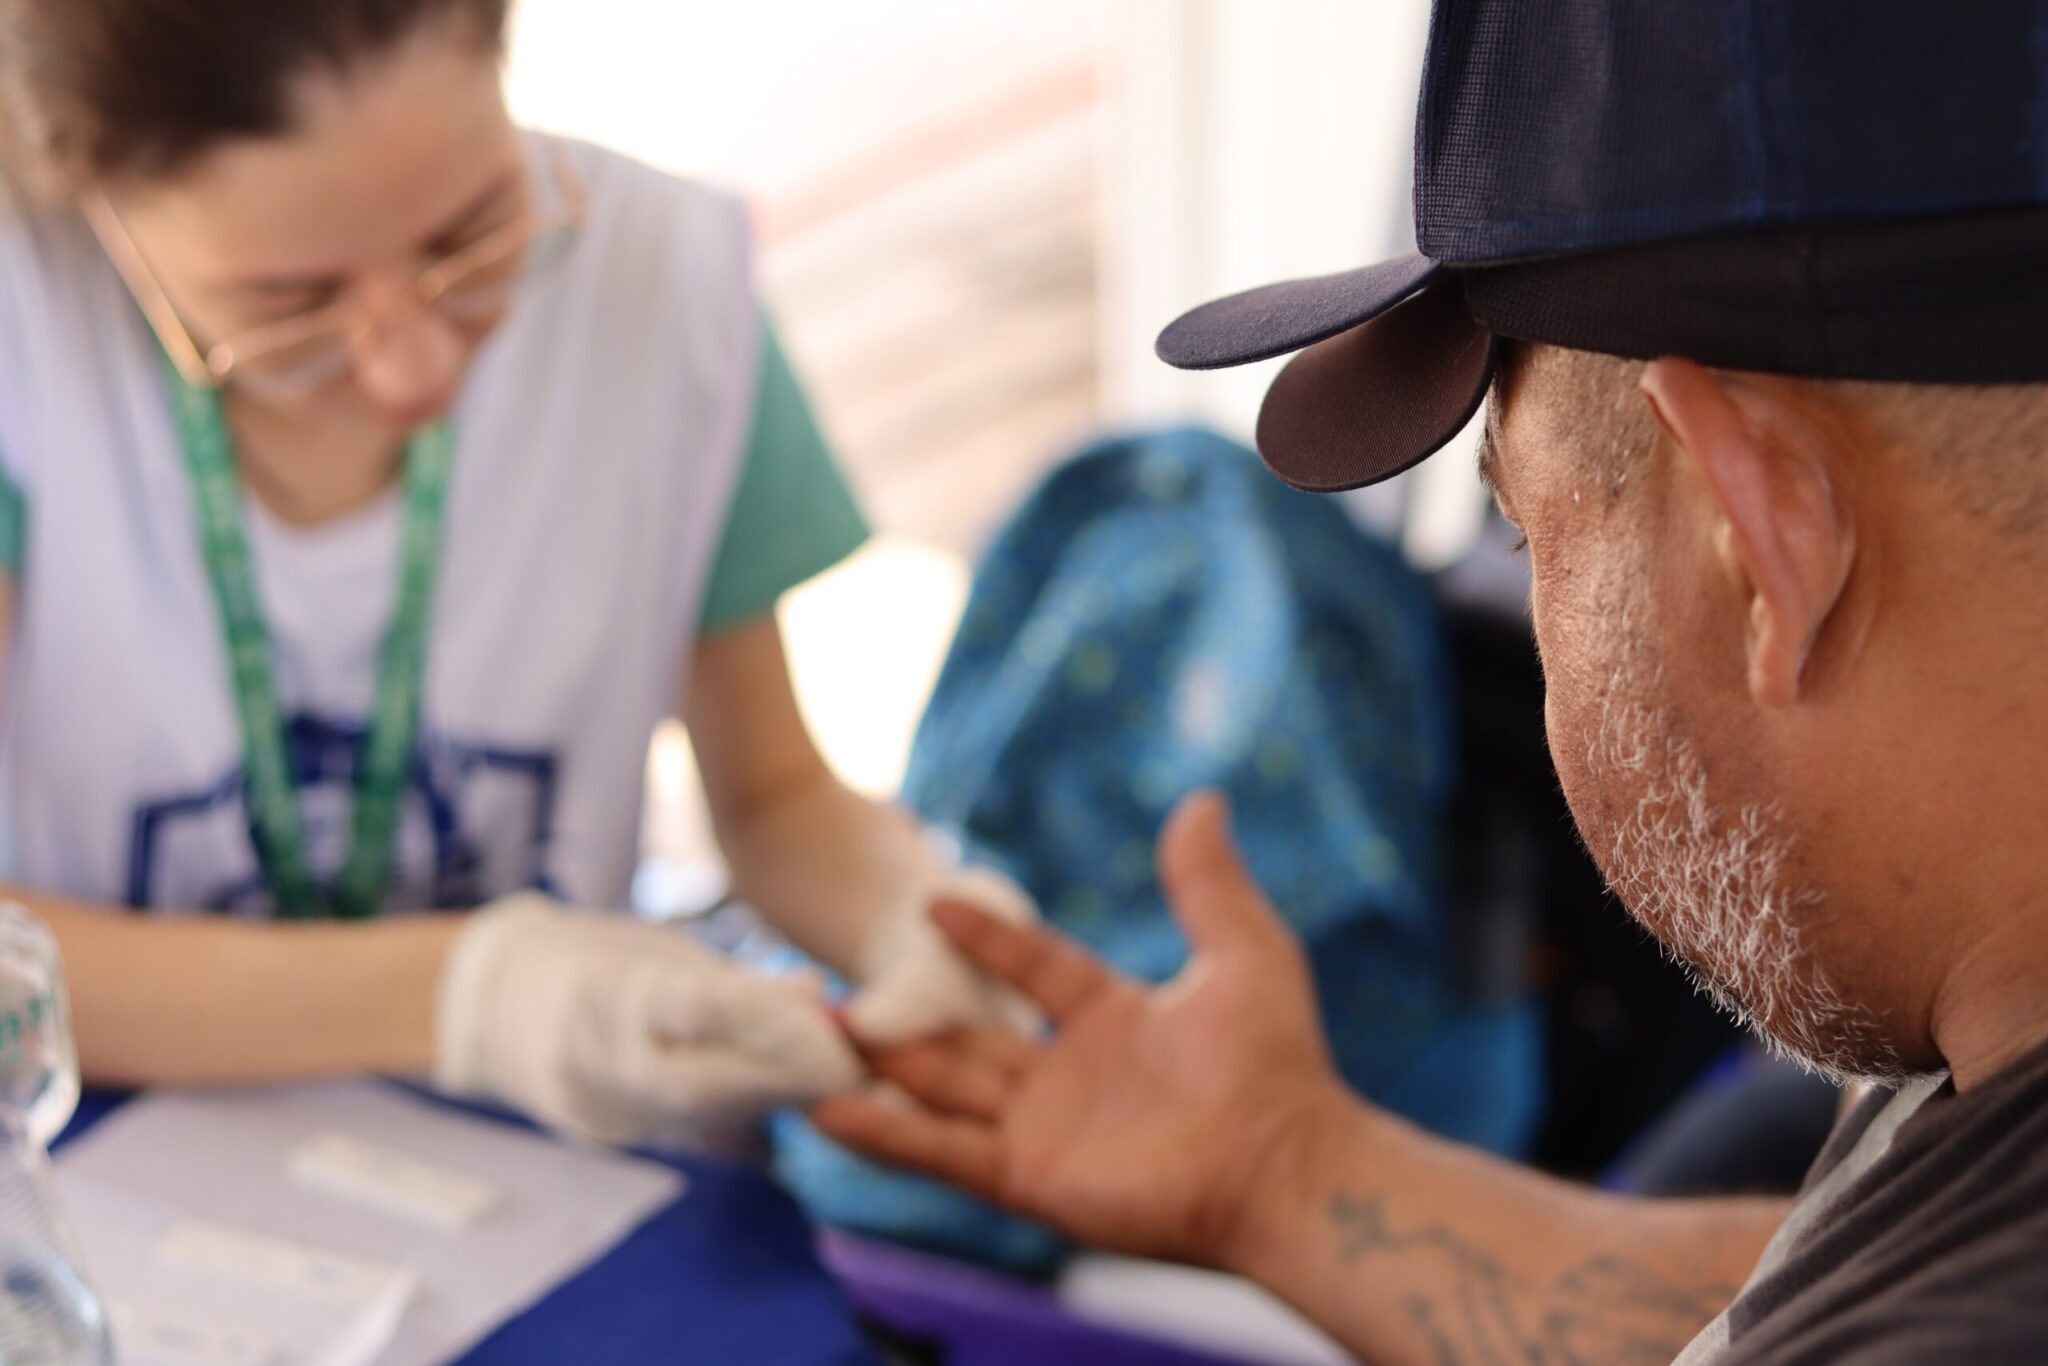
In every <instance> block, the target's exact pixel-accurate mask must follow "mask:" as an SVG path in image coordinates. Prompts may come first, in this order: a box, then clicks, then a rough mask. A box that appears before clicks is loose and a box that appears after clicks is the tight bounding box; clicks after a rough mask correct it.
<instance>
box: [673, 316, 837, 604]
mask: <svg viewBox="0 0 2048 1366" xmlns="http://www.w3.org/2000/svg"><path fill="white" fill-rule="evenodd" d="M742 459H743V460H744V462H745V463H744V464H743V465H741V467H740V475H739V487H738V488H737V490H736V491H735V492H734V493H733V499H732V506H731V508H730V509H729V510H728V511H727V513H726V518H725V530H724V532H723V533H722V534H721V536H720V538H719V545H718V558H717V559H716V560H715V561H714V562H713V563H712V567H711V582H710V586H709V587H708V588H707V589H706V590H705V595H704V607H703V610H702V611H701V612H700V613H699V615H698V619H697V629H698V631H699V632H700V633H701V634H704V635H710V634H712V633H713V632H716V631H721V630H724V629H726V628H728V627H732V626H737V625H739V624H740V623H742V622H745V621H749V620H751V619H753V618H755V617H758V616H760V615H762V614H763V613H766V612H769V611H771V610H773V608H774V607H775V603H776V601H777V600H778V599H779V598H781V596H782V595H783V594H784V593H786V592H788V591H789V590H790V589H792V588H794V587H796V586H797V585H798V584H800V583H802V582H803V581H804V580H806V579H808V578H810V577H812V576H813V575H815V574H819V573H822V572H823V571H825V570H827V569H830V568H831V567H832V566H833V565H835V564H837V563H839V562H840V561H841V560H843V559H845V558H846V557H847V556H848V555H851V554H852V553H853V552H854V551H855V550H858V549H859V548H860V546H861V544H862V542H864V541H866V540H867V537H868V524H867V521H866V519H864V518H863V517H862V516H861V513H860V508H859V507H858V506H857V505H856V504H855V503H854V500H853V491H852V490H851V489H849V488H848V487H847V484H846V479H845V476H843V475H841V474H840V472H839V467H838V465H837V464H835V463H834V461H833V459H832V452H831V450H830V448H829V447H827V446H826V444H825V436H824V433H823V432H821V431H819V430H818V420H817V418H816V417H815V416H813V415H812V412H811V405H810V402H809V400H808V399H806V398H805V397H804V391H803V386H802V385H801V384H799V383H798V382H797V377H796V373H795V372H794V371H793V370H791V369H790V367H789V357H788V356H786V355H785V354H784V353H783V349H782V341H781V339H780V338H779V337H778V336H777V335H776V333H775V328H774V325H773V324H772V323H771V322H770V321H769V320H768V319H767V318H765V317H764V318H763V319H762V324H761V378H760V383H759V386H758V387H757V389H756V390H755V399H754V422H753V432H752V435H751V436H749V437H748V439H747V449H746V452H745V454H744V455H743V456H742Z"/></svg>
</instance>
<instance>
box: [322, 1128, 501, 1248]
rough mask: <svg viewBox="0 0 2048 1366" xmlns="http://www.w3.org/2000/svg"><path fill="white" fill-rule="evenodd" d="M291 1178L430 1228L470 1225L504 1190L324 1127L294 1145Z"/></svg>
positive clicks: (458, 1228) (455, 1229)
mask: <svg viewBox="0 0 2048 1366" xmlns="http://www.w3.org/2000/svg"><path fill="white" fill-rule="evenodd" d="M285 1170H286V1171H287V1172H289V1173H290V1174H291V1177H292V1179H293V1180H294V1181H297V1182H299V1183H300V1184H302V1185H305V1186H309V1187H311V1188H313V1189H314V1190H318V1191H323V1192H325V1193H326V1194H328V1195H333V1196H338V1197H340V1198H341V1199H344V1200H354V1201H357V1202H359V1203H361V1204H364V1205H368V1206H371V1207H372V1208H375V1209H378V1210H381V1211H383V1212H384V1213H386V1214H390V1215H394V1216H396V1217H398V1218H401V1219H408V1220H411V1221H412V1222H413V1223H417V1224H424V1225H426V1226H427V1227H429V1228H436V1229H444V1230H447V1231H449V1232H459V1231H461V1230H463V1229H468V1228H474V1227H475V1226H476V1225H477V1224H478V1223H479V1222H480V1221H481V1220H482V1219H483V1218H484V1216H485V1215H487V1214H489V1213H490V1212H491V1211H492V1210H493V1209H495V1208H497V1206H498V1204H499V1202H500V1200H502V1199H503V1195H504V1193H503V1192H502V1191H501V1190H500V1189H499V1188H498V1187H497V1186H495V1185H493V1184H491V1183H490V1182H489V1181H486V1180H484V1179H482V1178H481V1177H477V1176H472V1175H471V1174H470V1173H468V1172H464V1171H457V1170H456V1169H455V1168H453V1167H447V1166H443V1165H441V1164H440V1163H437V1162H428V1161H426V1160H424V1159H422V1158H418V1157H414V1156H413V1155H412V1154H410V1153H405V1152H401V1151H399V1150H398V1149H396V1148H389V1147H385V1146H384V1145H383V1144H381V1143H372V1142H370V1141H369V1140H367V1139H361V1138H356V1137H354V1136H353V1135H351V1134H344V1133H339V1132H336V1131H333V1130H328V1131H325V1132H322V1133H317V1134H314V1135H313V1136H312V1137H311V1138H308V1139H306V1140H305V1141H304V1142H303V1143H300V1144H299V1145H298V1146H297V1147H295V1148H293V1149H292V1150H291V1152H290V1154H289V1155H288V1156H287V1157H286V1159H285Z"/></svg>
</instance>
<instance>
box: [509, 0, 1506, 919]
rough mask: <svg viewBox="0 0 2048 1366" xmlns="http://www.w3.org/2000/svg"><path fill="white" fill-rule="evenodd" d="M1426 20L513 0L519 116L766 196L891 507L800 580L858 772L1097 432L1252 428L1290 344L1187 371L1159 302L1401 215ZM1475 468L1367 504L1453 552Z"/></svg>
mask: <svg viewBox="0 0 2048 1366" xmlns="http://www.w3.org/2000/svg"><path fill="white" fill-rule="evenodd" d="M1426 20H1427V4H1426V0H1373V3H1370V4H1360V3H1357V0H973V3H971V4H960V3H956V2H955V0H866V2H865V3H862V4H860V5H849V4H845V3H843V0H747V3H745V4H729V3H728V4H717V5H714V4H706V3H699V2H698V0H520V5H519V8H518V10H517V11H516V18H515V28H514V45H513V53H512V60H511V90H512V97H513V101H514V106H515V109H516V110H517V112H518V113H519V115H520V116H521V118H522V119H523V120H525V121H526V122H528V123H531V124H534V125H536V126H539V127H544V128H549V129H554V130H559V131H565V132H570V133H574V134H577V135H580V136H584V137H588V138H591V139H593V140H595V141H598V142H602V143H606V144H609V145H612V146H614V147H617V148H619V149H621V150H624V151H626V152H629V153H632V154H634V155H636V156H639V157H641V158H643V159H645V160H648V161H650V162H653V163H655V164H657V165H660V166H664V167H667V168H671V169H675V170H680V171H685V172H688V173H691V174H694V175H699V176H702V177H705V178H707V179H710V180H713V181H716V182H719V183H721V184H725V185H728V186H731V187H733V188H735V189H737V190H739V191H740V192H741V193H743V194H744V195H745V196H746V197H747V199H748V200H749V202H750V203H751V204H752V206H753V209H754V216H755V221H756V224H757V227H758V230H759V234H760V238H761V266H760V269H761V273H762V278H763V284H764V286H765V290H766V293H767V296H768V298H769V300H770V303H771V306H772V307H773V309H774V310H775V312H776V314H777V316H778V318H779V321H780V324H781V326H782V328H783V332H784V335H785V337H786V338H787V340H788V343H789V345H790V348H791V350H792V353H793V355H794V357H795V360H796V362H797V365H798V367H799V369H800V370H801V371H802V373H803V374H804V376H805V377H806V379H807V381H808V382H809V384H810V387H811V389H812V394H813V398H814V400H815V401H816V403H817V406H818V408H819V410H820V413H821V415H822V417H823V419H824V422H825V425H826V428H827V430H828V432H829V433H830V434H831V435H832V437H833V438H834V440H835V443H836V445H837V448H838V450H839V452H840V454H841V457H842V459H843V461H844V463H845V465H846V467H847V469H848V470H849V472H850V474H851V476H852V478H853V481H854V483H855V486H856V488H857V489H858V491H859V493H860V495H861V498H862V500H863V503H864V505H865V506H866V508H867V510H868V513H869V515H870V517H871V518H872V520H873V521H874V523H875V526H876V530H877V533H878V534H877V537H876V539H875V541H874V542H873V544H872V545H871V546H870V547H869V548H868V550H866V551H865V552H864V553H863V554H861V555H860V556H858V557H857V558H856V559H854V560H853V561H851V562H849V563H848V564H847V565H845V566H843V567H842V568H841V569H839V570H838V571H836V572H834V573H832V574H829V575H827V576H825V577H824V578H822V579H820V580H818V581H817V582H815V583H814V584H812V585H810V586H809V587H807V588H805V589H803V590H802V591H800V592H798V593H796V594H795V595H793V596H792V597H791V598H790V600H789V601H788V602H787V604H786V606H785V608H784V626H785V630H786V632H787V634H788V637H789V640H790V648H791V652H792V661H793V667H794V671H795V675H796V679H797V685H798V691H799V694H800V696H801V700H802V702H803V705H804V708H805V711H806V714H807V716H808V718H809V719H810V721H811V723H812V727H813V729H814V731H815V733H816V734H817V735H818V737H819V739H820V741H821V743H822V744H823V746H824V747H825V750H826V753H827V757H828V758H829V759H830V760H831V762H832V763H833V765H834V766H835V768H837V769H838V770H839V771H840V773H841V774H842V775H843V776H844V777H845V778H846V779H847V780H848V781H849V782H851V783H852V784H854V785H855V786H857V787H859V788H860V789H862V790H865V791H868V792H874V793H890V792H893V791H894V790H895V788H896V786H897V783H898V781H899V779H900V777H901V774H902V770H903V763H904V758H905V755H906V754H907V751H908V748H909V744H910V738H911V734H912V732H913V730H914V727H915V724H916V720H917V717H918V714H919V712H920V710H921V708H922V706H923V703H924V700H925V697H926V694H927V693H928V691H929V689H930V686H931V683H932V680H933V678H934V676H935V675H936V672H937V669H938V665H939V662H940V660H941V658H942V656H943V654H944V650H945V647H946V643H947V641H948V638H949V637H950V634H951V632H952V629H953V624H954V622H955V620H956V618H957V616H958V614H959V611H960V608H961V605H962V603H963V602H964V600H965V597H966V593H967V586H968V581H969V572H970V565H971V559H972V556H973V554H974V552H975V551H976V549H977V548H978V547H979V545H980V544H981V542H982V541H983V540H984V538H985V537H986V536H987V535H988V534H989V533H990V532H991V531H992V530H993V529H994V528H995V527H996V526H997V525H998V524H999V523H1000V521H1001V519H1002V518H1003V517H1004V515H1005V514H1006V513H1007V512H1008V511H1009V510H1010V509H1011V508H1012V507H1013V506H1014V505H1015V504H1016V502H1017V500H1018V499H1019V498H1020V497H1021V496H1022V495H1023V494H1025V493H1026V492H1028V490H1029V489H1030V488H1031V486H1032V485H1033V484H1034V483H1035V482H1036V481H1037V480H1038V478H1039V477H1040V476H1041V475H1043V474H1044V472H1045V471H1046V470H1047V469H1048V468H1049V467H1050V466H1051V465H1052V464H1053V463H1055V462H1056V461H1057V460H1058V459H1059V458H1060V457H1061V456H1062V455H1063V454H1064V453H1065V452H1066V451H1068V450H1069V449H1071V448H1072V446H1073V445H1074V444H1075V443H1076V442H1078V441H1079V440H1081V439H1082V438H1084V437H1085V436H1087V435H1088V434H1089V433H1091V432H1093V431H1097V430H1100V429H1102V428H1105V427H1108V428H1114V427H1118V426H1124V425H1128V424H1132V423H1136V422H1141V421H1156V420H1168V419H1183V418H1195V419H1200V420H1204V421H1208V422H1211V423H1213V424H1215V425H1218V426H1220V427H1222V428H1223V429H1224V430H1226V431H1229V432H1231V433H1232V434H1234V435H1237V436H1239V437H1241V438H1244V439H1249V435H1250V431H1251V424H1252V420H1253V418H1254V417H1255V415H1256V412H1257V406H1258V398H1259V395H1260V394H1261V392H1262V391H1263V389H1264V387H1265V384H1266V382H1267V380H1268V379H1269V378H1270V375H1271V368H1270V367H1255V368H1254V369H1253V370H1251V371H1247V372H1229V373H1223V374H1212V375H1198V376H1193V375H1184V374H1180V373H1177V372H1174V371H1172V370H1169V369H1167V368H1166V367H1165V366H1163V365H1161V364H1159V363H1158V362H1157V361H1156V360H1154V359H1153V356H1152V350H1151V343H1152V337H1153V335H1154V334H1155V333H1156V332H1157V331H1158V329H1159V327H1160V326H1162V325H1163V324H1164V323H1165V322H1166V321H1168V320H1169V319H1170V318H1171V317H1173V316H1174V315H1175V314H1176V313H1178V312H1179V311H1181V310H1182V309H1184V308H1186V307H1188V306H1190V305H1192V304H1194V303H1197V302H1200V301H1201V300H1202V299H1204V298H1207V297H1210V296H1212V295H1215V294H1219V293H1224V292H1227V291H1230V290H1233V289H1237V288H1241V287H1245V286H1249V285H1253V284H1259V283H1263V282H1265V281H1267V280H1270V279H1275V278H1281V277H1285V276H1291V275H1305V274H1315V273H1320V272H1323V271H1329V270H1336V269H1342V268H1345V267H1349V266H1354V265H1358V264H1361V263H1363V262H1365V261H1367V260H1370V259H1373V258H1375V257H1377V256H1381V255H1386V254H1390V253H1392V252H1394V251H1398V250H1400V249H1402V248H1404V247H1406V246H1407V245H1409V243H1410V242H1411V241H1412V230H1411V226H1410V222H1409V217H1408V183H1409V156H1410V152H1409V139H1410V133H1411V129H1412V126H1413V109H1412V102H1413V92H1414V90H1415V87H1416V71H1417V69H1418V68H1419V65H1420V61H1421V55H1422V43H1423V35H1424V31H1425V26H1426ZM1468 464H1469V462H1455V461H1435V462H1432V463H1431V464H1430V465H1428V466H1426V467H1425V468H1426V469H1427V470H1429V471H1431V472H1432V473H1431V476H1430V477H1431V478H1432V479H1435V480H1437V481H1438V482H1440V483H1442V482H1445V481H1448V484H1449V487H1448V488H1447V489H1439V490H1436V491H1435V492H1434V493H1432V492H1431V491H1430V490H1421V491H1418V490H1415V489H1395V490H1384V491H1380V492H1378V493H1376V494H1375V495H1374V500H1372V501H1368V502H1363V503H1361V504H1360V505H1359V509H1358V510H1359V511H1360V512H1361V515H1363V516H1365V517H1367V518H1368V519H1376V520H1379V521H1380V522H1381V523H1382V524H1383V525H1385V526H1387V527H1389V528H1398V529H1399V530H1400V531H1401V533H1402V534H1403V535H1405V536H1406V537H1407V538H1408V540H1409V542H1410V549H1411V551H1413V552H1414V553H1415V554H1416V555H1417V556H1418V558H1420V559H1422V560H1424V561H1425V562H1427V561H1430V560H1441V559H1442V558H1443V557H1444V556H1445V555H1447V554H1448V553H1449V551H1448V550H1447V549H1446V547H1447V546H1454V545H1456V544H1457V543H1458V540H1459V538H1460V537H1461V536H1462V535H1463V534H1464V533H1465V531H1466V530H1468V529H1469V523H1470V521H1471V518H1472V516H1473V514H1474V511H1475V509H1476V508H1477V506H1478V504H1477V502H1476V500H1475V499H1474V498H1473V497H1472V496H1471V491H1470V486H1469V485H1470V476H1469V473H1468V472H1467V466H1468ZM1418 505H1420V508H1421V513H1422V515H1419V516H1418V515H1416V514H1417V507H1418ZM650 782H651V801H650V804H649V813H648V826H647V832H648V844H649V852H650V853H651V854H653V855H654V856H655V858H656V862H657V863H658V864H662V865H665V866H667V867H669V868H671V869H679V870H683V871H684V872H685V873H688V872H689V871H690V870H695V869H705V868H707V867H709V866H712V863H713V861H712V857H711V854H710V844H709V840H708V835H707V832H706V830H705V828H704V823H703V819H702V816H701V813H700V811H699V809H698V804H697V801H696V797H695V783H694V777H693V773H692V770H691V761H690V757H689V751H688V746H687V743H686V741H685V739H684V738H683V736H682V735H681V733H680V731H679V730H672V731H670V732H668V733H665V734H664V735H663V736H662V737H661V738H660V740H659V741H658V743H657V744H656V746H655V749H654V753H653V755H652V758H651V761H650ZM694 884H695V878H694V876H686V877H685V878H684V879H683V884H682V885H685V886H694ZM676 895H677V896H678V897H681V898H682V899H688V895H689V893H688V892H681V891H679V892H677V893H676Z"/></svg>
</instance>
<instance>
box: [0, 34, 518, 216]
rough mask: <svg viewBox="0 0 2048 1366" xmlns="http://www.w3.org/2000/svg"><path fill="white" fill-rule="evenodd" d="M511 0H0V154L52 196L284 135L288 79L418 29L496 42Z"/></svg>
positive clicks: (348, 60)
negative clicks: (231, 144) (0, 115)
mask: <svg viewBox="0 0 2048 1366" xmlns="http://www.w3.org/2000/svg"><path fill="white" fill-rule="evenodd" d="M510 3H511V0H0V111H4V133H5V141H6V144H7V152H8V160H9V161H10V162H11V163H12V168H13V169H14V171H15V172H16V173H17V174H18V175H20V176H22V177H23V178H25V179H27V180H28V181H30V182H31V183H33V184H35V185H37V186H39V187H42V188H45V189H48V190H52V191H55V192H58V193H62V192H66V191H71V190H75V189H77V188H78V187H80V186H82V185H86V184H91V183H94V182H97V181H103V180H108V179H114V178H119V177H125V176H142V177H154V176H163V175H168V174H171V173H174V172H176V171H177V170H179V169H180V168H181V167H183V166H185V165H186V164H188V163H189V162H191V161H192V160H193V159H194V158H196V157H197V156H199V155H200V154H201V153H203V152H205V151H206V150H207V149H208V148H209V147H211V146H213V145H214V144H216V143H218V142H221V141H223V140H226V139H229V138H245V137H266V136H271V135H275V134H280V133H285V132H288V131H290V129H291V126H292V120H293V117H294V115H295V112H296V111H295V109H294V107H293V99H292V85H293V83H294V82H295V81H297V80H298V79H299V78H301V77H303V76H306V75H309V74H316V73H323V72H324V73H330V74H337V75H338V74H344V73H346V72H347V71H349V70H350V69H351V68H353V67H354V66H356V65H358V64H359V63H361V62H363V61H365V60H367V59H370V58H375V57H379V56H382V55H384V54H386V53H388V52H389V51H391V50H392V49H393V48H396V47H397V46H398V45H399V44H400V43H402V42H403V41H405V40H406V39H408V38H410V37H412V36H413V35H414V34H415V33H417V32H418V31H419V30H421V29H423V28H426V27H428V26H438V25H447V26H450V28H451V29H452V30H453V31H454V32H455V33H457V34H459V35H461V36H463V37H464V38H466V39H470V40H473V41H474V42H476V43H477V45H478V46H479V48H482V49H486V50H490V51H493V52H495V51H497V50H498V49H500V48H502V46H503V44H504V30H505V18H506V11H507V9H508V8H509V7H510Z"/></svg>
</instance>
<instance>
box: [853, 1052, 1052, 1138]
mask: <svg viewBox="0 0 2048 1366" xmlns="http://www.w3.org/2000/svg"><path fill="white" fill-rule="evenodd" d="M873 1065H874V1070H875V1074H876V1075H877V1076H879V1077H883V1078H885V1079H886V1080H889V1081H893V1082H895V1083H896V1084H897V1085H898V1086H900V1087H902V1088H903V1089H904V1090H905V1091H908V1092H909V1093H910V1094H911V1095H912V1096H913V1097H915V1098H916V1100H917V1102H918V1103H919V1104H920V1105H923V1106H924V1107H925V1108H927V1109H930V1110H934V1111H937V1112H938V1113H940V1114H950V1115H961V1116H964V1117H966V1118H969V1119H982V1120H988V1119H994V1118H996V1117H997V1116H999V1115H1000V1114H1002V1112H1003V1107H1004V1106H1006V1105H1007V1104H1009V1100H1010V1096H1011V1094H1012V1093H1013V1092H1014V1091H1015V1090H1016V1089H1017V1080H1018V1077H1019V1075H1020V1073H1019V1072H1018V1070H1017V1069H1015V1068H1013V1067H1010V1066H1006V1065H1005V1064H1004V1063H1002V1062H999V1061H996V1060H994V1059H992V1058H990V1057H989V1056H987V1055H985V1054H977V1053H976V1052H975V1051H973V1050H972V1049H971V1048H967V1047H964V1046H962V1045H960V1044H958V1043H915V1044H908V1045H906V1046H904V1047H902V1048H892V1049H889V1050H887V1051H885V1052H883V1053H880V1054H877V1055H875V1057H874V1061H873Z"/></svg>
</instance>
